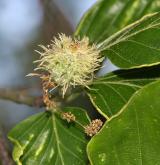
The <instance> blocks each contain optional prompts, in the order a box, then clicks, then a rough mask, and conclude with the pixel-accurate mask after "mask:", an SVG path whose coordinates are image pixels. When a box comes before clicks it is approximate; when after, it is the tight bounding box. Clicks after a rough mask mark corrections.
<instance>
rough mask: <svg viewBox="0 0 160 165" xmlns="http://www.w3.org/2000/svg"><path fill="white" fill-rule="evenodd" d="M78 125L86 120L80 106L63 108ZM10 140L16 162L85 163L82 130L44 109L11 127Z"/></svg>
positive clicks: (29, 164) (39, 164)
mask: <svg viewBox="0 0 160 165" xmlns="http://www.w3.org/2000/svg"><path fill="white" fill-rule="evenodd" d="M64 111H65V112H72V113H73V114H74V115H75V116H76V120H77V121H78V122H79V123H81V124H82V125H86V124H88V122H89V118H88V117H87V115H86V113H85V112H84V111H82V110H81V109H80V108H65V109H64ZM9 139H10V140H11V141H12V142H13V143H14V151H13V158H14V160H15V161H16V162H17V164H18V165H21V164H23V165H32V164H33V165H53V164H55V165H71V164H75V165H86V164H87V162H88V160H87V155H86V144H87V141H88V140H87V139H86V135H85V134H84V130H83V129H82V128H81V127H80V126H79V125H78V124H75V123H67V122H66V121H64V120H62V119H61V118H60V117H59V116H57V115H56V114H54V113H53V114H51V113H50V112H44V113H40V114H37V115H34V116H32V117H30V118H28V119H26V120H24V121H22V122H21V123H20V124H18V125H17V126H16V127H15V128H13V129H12V130H11V132H10V133H9Z"/></svg>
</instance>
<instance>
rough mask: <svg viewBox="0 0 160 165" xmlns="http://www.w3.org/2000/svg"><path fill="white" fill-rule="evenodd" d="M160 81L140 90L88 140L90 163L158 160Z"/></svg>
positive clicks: (152, 163) (146, 164)
mask: <svg viewBox="0 0 160 165" xmlns="http://www.w3.org/2000/svg"><path fill="white" fill-rule="evenodd" d="M159 100H160V81H158V82H154V83H152V84H149V85H147V86H145V87H144V88H142V89H141V90H139V91H138V92H137V93H135V95H134V96H133V97H132V98H131V99H130V101H129V102H128V104H127V105H125V106H124V107H123V108H122V109H121V112H120V113H119V114H118V115H117V116H115V117H113V118H112V119H111V120H109V121H108V122H106V123H105V125H104V126H103V128H102V130H101V131H100V132H99V133H98V134H97V135H96V136H94V137H93V138H92V140H91V141H90V142H89V144H88V155H89V158H90V161H91V162H92V163H91V164H92V165H142V164H143V165H156V164H157V165H158V164H160V147H159V146H160V117H159V116H160V101H159Z"/></svg>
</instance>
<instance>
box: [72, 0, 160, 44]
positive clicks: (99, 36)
mask: <svg viewBox="0 0 160 165" xmlns="http://www.w3.org/2000/svg"><path fill="white" fill-rule="evenodd" d="M159 10H160V3H159V0H98V1H97V3H96V4H95V5H93V7H91V9H90V10H89V11H88V12H86V14H85V15H84V17H83V18H82V20H81V21H80V23H79V26H78V27H77V30H76V32H75V35H76V36H81V37H83V36H88V37H89V38H90V41H91V42H94V43H98V42H101V41H103V40H105V39H106V38H108V37H109V36H111V35H112V34H114V33H115V32H117V31H119V30H120V29H122V28H124V27H125V26H126V25H128V24H130V23H132V22H134V21H136V20H138V19H140V18H141V17H142V16H144V15H145V14H147V13H153V12H156V11H159Z"/></svg>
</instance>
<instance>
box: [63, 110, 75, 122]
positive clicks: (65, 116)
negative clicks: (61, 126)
mask: <svg viewBox="0 0 160 165" xmlns="http://www.w3.org/2000/svg"><path fill="white" fill-rule="evenodd" d="M61 116H62V119H64V120H67V122H68V123H70V122H72V121H75V120H76V117H75V116H74V115H73V114H72V113H71V112H64V113H62V115H61Z"/></svg>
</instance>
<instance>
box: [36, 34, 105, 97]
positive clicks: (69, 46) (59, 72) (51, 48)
mask: <svg viewBox="0 0 160 165" xmlns="http://www.w3.org/2000/svg"><path fill="white" fill-rule="evenodd" d="M41 48H43V50H44V51H43V52H39V53H40V55H41V58H40V60H38V61H36V62H38V63H39V64H38V66H37V68H36V69H35V70H42V71H45V72H48V73H49V74H50V76H51V80H52V81H53V82H54V83H56V85H57V86H59V87H61V89H62V94H63V96H64V94H65V93H66V91H67V89H68V88H69V87H71V86H73V87H75V86H77V85H82V86H87V85H88V84H89V83H90V82H92V80H93V75H94V74H93V73H94V71H96V70H97V69H99V67H100V63H101V62H102V61H103V58H102V57H101V56H100V52H99V50H98V49H97V46H96V45H94V44H93V45H89V39H88V38H87V37H84V38H83V39H82V40H78V39H72V38H71V37H67V36H66V35H64V34H60V35H59V38H58V39H57V38H54V41H52V43H51V44H50V45H48V47H45V46H41Z"/></svg>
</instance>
